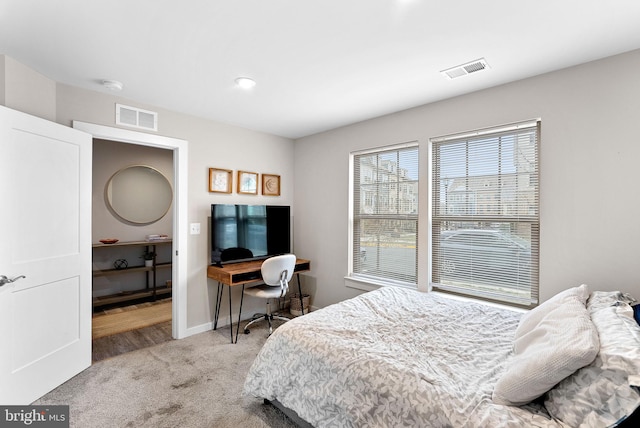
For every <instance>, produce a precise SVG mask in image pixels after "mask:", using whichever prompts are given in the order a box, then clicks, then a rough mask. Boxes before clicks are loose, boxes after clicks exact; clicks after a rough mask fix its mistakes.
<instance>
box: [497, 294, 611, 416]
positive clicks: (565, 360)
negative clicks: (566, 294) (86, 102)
mask: <svg viewBox="0 0 640 428" xmlns="http://www.w3.org/2000/svg"><path fill="white" fill-rule="evenodd" d="M599 346H600V343H599V341H598V333H597V331H596V328H595V326H594V325H593V323H592V322H591V319H590V317H589V313H588V312H587V309H586V307H585V306H584V300H582V299H580V298H579V296H572V297H570V298H568V299H566V300H565V301H564V303H563V304H562V305H560V306H558V307H556V308H555V309H553V310H551V311H550V312H548V313H547V314H546V315H545V316H544V317H543V318H542V319H541V320H540V322H539V323H538V325H537V326H536V327H534V328H533V329H531V330H530V331H529V332H528V333H526V334H523V335H522V336H521V337H519V338H516V340H515V343H514V356H513V357H512V359H511V360H510V361H509V362H508V364H507V369H506V371H505V372H504V373H503V374H502V376H501V377H500V378H499V379H498V382H497V383H496V385H495V388H494V390H493V401H494V402H496V403H498V404H505V405H514V406H519V405H522V404H526V403H528V402H530V401H532V400H534V399H536V398H538V397H539V396H541V395H542V394H544V393H545V392H547V391H548V390H550V389H551V388H553V387H554V386H555V385H556V384H557V383H558V382H560V381H561V380H563V379H564V378H566V377H567V376H569V375H571V374H573V373H574V372H575V371H576V370H578V369H579V368H581V367H584V366H586V365H588V364H590V363H591V362H592V361H593V360H594V359H595V357H596V355H597V353H598V349H599Z"/></svg>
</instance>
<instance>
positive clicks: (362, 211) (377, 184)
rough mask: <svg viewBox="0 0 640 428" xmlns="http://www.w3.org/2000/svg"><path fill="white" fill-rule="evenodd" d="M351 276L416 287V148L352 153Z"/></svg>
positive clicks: (407, 146)
mask: <svg viewBox="0 0 640 428" xmlns="http://www.w3.org/2000/svg"><path fill="white" fill-rule="evenodd" d="M352 162H353V164H352V170H353V177H352V180H353V186H352V189H353V194H352V201H353V202H352V203H353V206H352V212H353V216H352V233H353V236H352V243H353V248H352V266H353V272H352V275H353V276H355V277H360V278H365V279H366V278H369V279H372V280H375V281H383V282H387V283H398V284H403V285H407V284H410V285H413V286H416V284H417V276H418V275H417V272H418V269H417V254H418V146H417V144H411V145H403V146H402V147H395V148H393V147H392V148H385V149H381V150H376V151H369V152H366V153H356V154H354V155H352Z"/></svg>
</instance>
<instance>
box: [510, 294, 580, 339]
mask: <svg viewBox="0 0 640 428" xmlns="http://www.w3.org/2000/svg"><path fill="white" fill-rule="evenodd" d="M574 298H577V299H578V300H579V301H581V302H582V304H583V305H585V304H586V302H587V299H588V298H589V286H588V285H587V284H582V285H581V286H579V287H573V288H569V289H567V290H564V291H561V292H560V293H558V294H556V295H555V296H553V297H552V298H550V299H549V300H547V301H545V302H543V303H542V304H540V305H539V306H536V307H535V308H533V309H531V310H530V311H529V312H526V313H525V314H524V315H523V316H522V318H520V323H519V324H518V328H517V329H516V339H517V338H518V337H520V336H523V335H525V334H527V333H529V332H530V331H531V330H533V329H534V328H535V327H536V326H537V325H538V323H539V322H540V321H541V320H542V318H544V317H545V316H546V315H547V314H548V313H549V312H551V311H553V310H554V309H556V308H558V307H560V306H562V305H563V304H564V303H565V302H566V301H568V300H572V299H574Z"/></svg>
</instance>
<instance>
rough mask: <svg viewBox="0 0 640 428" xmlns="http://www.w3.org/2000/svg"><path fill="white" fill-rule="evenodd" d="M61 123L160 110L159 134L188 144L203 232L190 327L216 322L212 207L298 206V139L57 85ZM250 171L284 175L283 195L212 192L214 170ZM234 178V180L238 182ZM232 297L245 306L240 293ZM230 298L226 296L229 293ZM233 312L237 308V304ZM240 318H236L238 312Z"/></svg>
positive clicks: (224, 313)
mask: <svg viewBox="0 0 640 428" xmlns="http://www.w3.org/2000/svg"><path fill="white" fill-rule="evenodd" d="M56 99H57V105H56V109H57V119H56V121H57V122H59V123H61V124H63V125H67V126H70V125H71V121H72V120H78V121H83V122H89V123H95V124H100V125H106V126H113V127H115V126H116V125H115V103H122V104H125V105H130V106H134V107H139V108H142V109H146V110H151V111H156V112H158V122H159V124H158V134H159V135H164V136H168V137H173V138H179V139H183V140H187V141H188V144H189V194H188V200H189V202H188V203H189V214H188V215H189V220H188V221H189V223H200V225H201V234H200V235H189V243H188V252H189V266H188V267H187V269H188V284H187V307H188V312H187V327H188V328H195V329H197V328H199V327H201V326H206V324H207V323H210V322H211V320H212V319H213V311H214V306H215V297H216V283H215V281H212V280H209V279H207V266H208V246H209V242H208V221H209V220H208V219H209V215H210V210H211V208H210V207H211V204H213V203H242V204H262V203H270V204H273V205H291V206H292V209H294V208H295V207H294V206H293V187H294V170H293V163H294V160H293V153H294V149H293V141H292V140H290V139H287V138H282V137H277V136H273V135H269V134H265V133H260V132H255V131H251V130H247V129H243V128H239V127H236V126H231V125H225V124H221V123H217V122H213V121H209V120H204V119H200V118H197V117H193V116H187V115H183V114H179V113H175V112H172V111H169V110H165V109H161V108H158V107H154V106H149V105H144V104H141V103H136V102H134V101H131V100H127V99H124V98H122V97H117V96H114V95H112V94H106V93H100V92H94V91H87V90H83V89H79V88H75V87H72V86H68V85H64V84H58V85H57V97H56ZM210 167H217V168H225V169H231V170H234V171H237V170H246V171H253V172H258V173H270V174H279V175H280V176H281V196H279V197H266V196H259V195H258V196H247V195H238V194H237V193H236V192H235V190H234V193H232V194H214V193H209V190H208V179H209V175H208V174H209V168H210ZM234 180H235V179H234ZM235 288H237V289H234V290H233V296H234V297H233V298H234V301H235V302H236V303H239V302H240V289H239V287H235ZM225 300H226V292H225ZM234 311H237V305H236V304H234ZM263 311H264V301H263V300H260V299H255V300H254V299H251V298H249V299H245V306H244V307H243V314H244V315H246V316H251V315H252V314H253V313H254V312H263ZM228 312H229V311H228V305H223V306H222V310H221V312H220V316H221V322H222V323H226V322H227V320H228ZM234 315H235V314H234Z"/></svg>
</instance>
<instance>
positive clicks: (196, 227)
mask: <svg viewBox="0 0 640 428" xmlns="http://www.w3.org/2000/svg"><path fill="white" fill-rule="evenodd" d="M190 231H191V234H192V235H200V223H191V225H190Z"/></svg>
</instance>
